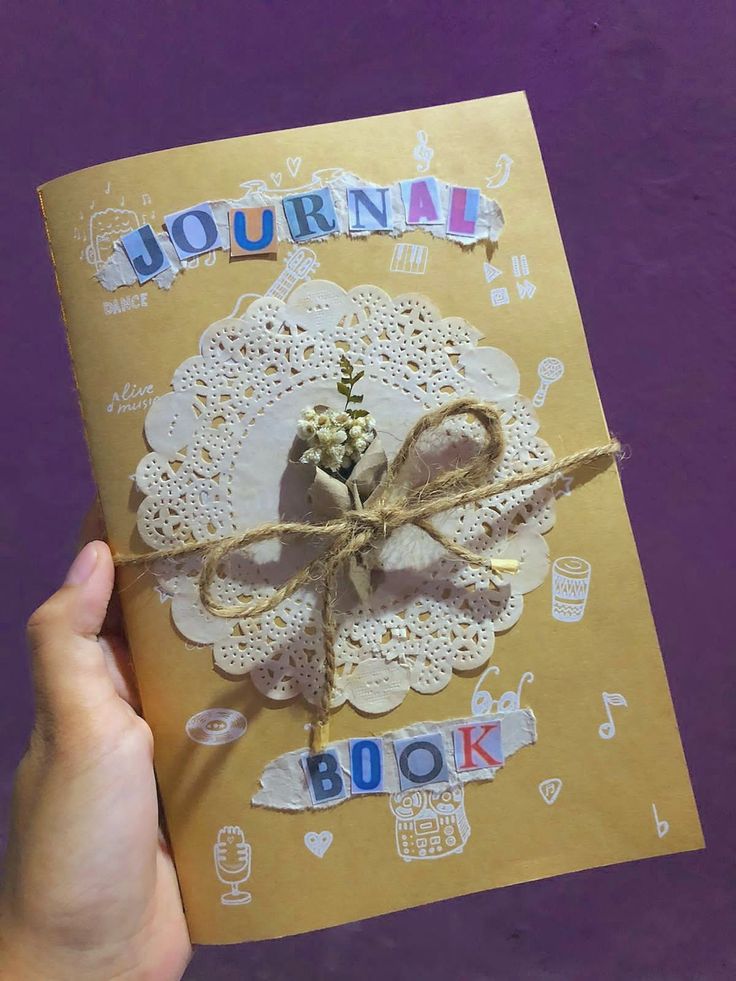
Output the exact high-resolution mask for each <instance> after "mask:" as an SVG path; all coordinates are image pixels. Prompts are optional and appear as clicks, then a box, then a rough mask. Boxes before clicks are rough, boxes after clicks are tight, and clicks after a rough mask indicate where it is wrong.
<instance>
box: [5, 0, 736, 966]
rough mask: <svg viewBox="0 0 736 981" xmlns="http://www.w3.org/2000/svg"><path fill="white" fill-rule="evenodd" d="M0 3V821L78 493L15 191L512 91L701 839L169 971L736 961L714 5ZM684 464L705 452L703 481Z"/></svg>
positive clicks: (24, 211) (729, 449)
mask: <svg viewBox="0 0 736 981" xmlns="http://www.w3.org/2000/svg"><path fill="white" fill-rule="evenodd" d="M351 7H354V9H352V10H349V9H348V8H351ZM0 27H1V29H2V30H1V34H0V36H3V38H4V43H3V58H2V63H3V64H2V72H3V74H4V75H5V78H4V79H3V82H4V83H5V84H4V85H3V90H4V91H5V92H6V95H5V97H4V98H3V99H2V100H0V114H1V118H2V123H3V127H2V131H3V143H4V144H5V147H4V149H5V154H4V157H5V159H4V162H3V163H2V164H1V165H0V167H2V170H1V171H0V172H2V176H3V185H4V187H5V198H6V200H5V201H4V202H3V204H4V207H5V208H6V209H7V214H8V217H9V219H10V224H9V225H7V224H6V226H5V228H6V234H5V235H4V236H2V238H1V239H0V249H1V250H2V253H1V256H0V259H1V261H0V272H1V275H2V290H1V292H0V304H1V309H2V327H1V329H2V332H3V341H2V366H3V370H2V383H3V388H2V394H3V401H4V404H3V412H2V449H3V463H4V471H5V477H4V480H3V482H2V490H1V491H0V495H1V499H2V505H1V508H0V563H1V566H0V568H1V571H0V583H1V586H2V594H1V598H0V637H1V638H2V639H1V643H2V658H3V662H2V665H1V666H0V672H1V673H0V677H1V678H2V683H1V684H0V824H1V825H2V828H3V832H2V833H3V836H4V833H5V831H4V829H5V824H6V820H5V819H6V811H7V804H8V797H9V793H10V783H11V776H12V771H13V768H14V766H15V763H16V761H17V758H18V756H19V755H20V753H21V752H22V749H23V746H24V741H25V739H26V735H27V732H28V727H29V719H30V712H31V698H30V690H29V683H28V672H27V666H26V661H25V654H24V645H23V625H24V621H25V618H26V617H27V615H28V614H29V612H30V611H31V609H32V608H33V607H34V606H35V605H36V604H37V603H38V602H39V601H40V600H41V599H42V598H44V597H45V596H46V595H47V594H48V593H49V592H50V591H52V590H53V589H54V588H55V587H56V584H57V583H58V582H59V580H60V579H61V578H62V576H63V572H64V570H65V567H66V565H67V563H68V561H69V559H70V557H71V555H72V550H73V543H74V541H75V536H76V531H77V526H78V523H79V520H80V518H81V516H82V514H83V512H84V510H85V508H86V506H87V504H88V502H89V500H90V498H91V496H92V483H91V480H90V476H89V472H88V466H87V458H86V451H85V447H84V443H83V439H82V433H81V428H80V421H79V417H78V414H77V406H76V401H75V396H74V392H73V387H72V380H71V374H70V370H69V367H68V361H67V355H66V349H65V345H64V339H63V335H62V329H61V324H60V318H59V308H58V303H57V299H56V293H55V289H54V283H53V277H52V274H51V268H50V266H49V263H48V259H47V254H46V245H45V241H44V236H43V231H42V227H41V222H40V219H39V216H38V212H37V206H36V200H35V194H34V188H35V186H36V185H37V184H39V183H40V182H42V181H44V180H46V179H48V178H51V177H55V176H58V175H60V174H63V173H66V172H68V171H71V170H76V169H78V168H80V167H84V166H88V165H90V164H95V163H100V162H102V161H104V160H107V159H114V158H116V157H123V156H129V155H131V154H135V153H142V152H145V151H149V150H156V149H161V148H164V147H168V146H176V145H177V144H184V143H193V142H198V141H203V140H211V139H218V138H223V137H229V136H237V135H241V134H245V133H251V132H258V131H262V130H268V129H280V128H284V127H291V126H299V125H304V124H308V123H317V122H324V121H328V120H333V119H340V118H346V117H353V116H363V115H371V114H374V113H381V112H392V111H395V110H399V109H408V108H413V107H417V106H422V105H432V104H436V103H442V102H451V101H457V100H461V99H468V98H475V97H479V96H485V95H491V94H495V93H498V92H507V91H513V90H516V89H522V88H523V89H526V90H527V92H528V94H529V98H530V102H531V106H532V111H533V113H534V116H535V119H536V125H537V130H538V133H539V138H540V142H541V145H542V151H543V154H544V157H545V161H546V165H547V170H548V174H549V180H550V184H551V186H552V192H553V195H554V198H555V201H556V205H557V210H558V215H559V220H560V224H561V226H562V233H563V237H564V240H565V243H566V246H567V251H568V256H569V260H570V265H571V267H572V272H573V276H574V279H575V283H576V286H577V291H578V297H579V300H580V305H581V308H582V311H583V317H584V320H585V322H586V325H587V331H588V339H589V344H590V348H591V351H592V356H593V362H594V364H595V368H596V373H597V377H598V382H599V385H600V389H601V393H602V396H603V402H604V405H605V408H606V412H607V414H608V419H609V422H610V426H611V429H612V430H613V431H614V432H616V433H618V434H620V435H621V436H622V437H623V439H624V440H625V441H626V442H628V443H630V444H631V446H632V455H631V459H630V460H628V462H627V463H626V464H625V466H624V471H623V479H624V485H625V489H626V497H627V501H628V505H629V509H630V513H631V518H632V521H633V525H634V530H635V533H636V537H637V541H638V544H639V549H640V552H641V559H642V563H643V566H644V571H645V574H646V577H647V582H648V584H649V591H650V596H651V601H652V605H653V608H654V613H655V619H656V622H657V626H658V630H659V635H660V639H661V643H662V647H663V650H664V655H665V660H666V662H667V668H668V672H669V678H670V683H671V686H672V691H673V696H674V699H675V705H676V709H677V714H678V718H679V722H680V728H681V731H682V737H683V741H684V744H685V750H686V753H687V756H688V761H689V764H690V767H691V771H692V777H693V782H694V785H695V791H696V795H697V798H698V801H699V805H700V809H701V815H702V819H703V824H704V829H705V834H706V839H707V841H708V850H707V851H706V852H701V853H693V854H690V855H681V856H673V857H668V858H662V859H657V860H654V861H647V862H638V863H633V864H630V865H625V866H619V867H616V868H610V869H603V870H597V871H592V872H585V873H579V874H576V875H572V876H564V877H561V878H557V879H553V880H548V881H546V882H541V883H532V884H527V885H521V886H516V887H513V888H509V889H504V890H499V891H496V892H489V893H485V894H482V895H478V896H471V897H467V898H463V899H458V900H454V901H451V902H447V903H444V904H440V905H436V906H433V907H426V908H424V909H418V910H412V911H408V912H405V913H400V914H396V915H392V916H388V917H383V918H381V919H377V920H373V921H368V922H365V923H362V924H354V925H350V926H346V927H342V928H338V929H334V930H329V931H323V932H321V933H318V934H313V935H311V936H306V937H301V938H295V939H288V940H283V941H276V942H270V943H260V944H251V945H246V946H241V947H235V948H221V949H215V948H211V949H202V950H200V951H199V952H198V953H197V954H196V956H195V959H194V962H193V964H192V966H191V967H190V970H189V972H188V974H187V977H188V978H190V979H203V978H207V979H208V981H226V979H227V981H229V979H241V978H253V979H259V981H260V979H287V978H288V979H290V978H295V977H298V978H300V979H305V981H310V979H317V978H319V979H340V981H342V979H344V978H347V977H356V978H359V979H360V978H363V979H368V978H376V977H379V976H380V977H385V978H387V979H388V981H402V979H405V978H406V979H410V978H411V979H413V978H421V979H422V981H435V979H436V981H440V979H441V981H444V979H445V978H447V977H450V978H452V979H453V981H455V979H457V981H480V979H486V978H504V979H516V978H522V979H545V981H549V979H565V981H569V979H577V978H581V979H582V978H586V979H587V978H591V977H598V978H604V979H608V978H611V979H619V978H621V979H623V978H631V977H634V978H647V979H648V978H657V979H659V978H667V979H696V978H697V979H709V981H710V979H719V978H727V977H729V978H730V977H733V976H734V975H736V942H735V941H734V930H733V922H734V921H733V916H734V907H735V906H736V904H735V902H734V900H735V899H736V886H735V884H734V879H735V877H734V854H735V849H734V840H735V838H736V821H735V820H734V803H735V802H736V787H735V786H734V750H735V749H736V746H735V742H736V740H735V739H734V724H733V705H734V695H736V691H735V690H734V689H735V685H734V671H733V660H734V658H733V643H731V644H730V645H727V641H726V634H727V630H728V626H727V625H728V624H729V620H730V618H729V616H728V615H729V614H730V613H731V611H732V609H733V593H734V580H733V578H732V576H731V578H730V582H729V573H731V574H732V570H733V565H734V563H733V553H732V552H731V551H729V550H728V549H727V547H726V539H727V537H728V536H729V534H730V536H731V538H733V529H732V528H731V530H730V531H729V529H728V520H727V519H728V516H729V511H730V510H731V509H730V505H731V486H732V485H731V484H730V482H729V479H728V478H729V477H730V478H731V481H733V478H734V476H736V474H734V467H733V459H732V458H733V428H732V426H731V427H729V425H728V423H729V415H730V416H731V417H732V415H733V414H732V411H729V410H731V408H732V398H733V393H734V391H735V390H736V388H735V385H734V381H735V379H734V371H733V368H734V362H735V361H736V357H735V348H734V344H733V340H732V332H733V316H732V317H731V320H730V322H729V318H728V317H727V313H728V312H731V314H733V304H732V303H731V309H730V311H729V293H730V299H731V301H732V300H733V292H732V280H733V267H732V266H730V268H729V262H728V256H727V250H728V247H729V246H732V237H733V227H734V224H733V215H732V216H731V222H730V227H729V221H728V215H727V214H726V208H727V207H728V206H729V205H731V204H732V202H733V181H732V180H731V181H729V180H727V161H728V160H729V157H730V151H732V149H733V143H732V140H731V138H730V132H732V131H733V122H734V120H733V115H732V113H730V112H729V110H730V109H732V107H733V82H734V71H733V66H732V68H728V64H729V60H731V61H732V57H733V50H734V40H735V38H734V17H733V10H732V9H731V11H730V13H729V5H728V4H721V3H719V2H717V0H715V2H698V3H697V4H693V3H692V2H691V0H661V2H659V3H651V2H647V0H638V2H611V0H609V2H603V0H596V2H591V0H567V2H562V0H547V2H544V3H539V2H538V3H533V2H529V0H514V2H513V3H512V2H509V0H506V2H498V3H496V4H488V3H481V2H473V3H467V2H458V0H445V2H444V3H437V2H435V3H432V2H428V0H420V2H416V0H401V2H388V0H371V2H369V3H366V4H365V5H364V6H363V7H359V6H358V5H357V4H350V3H349V2H346V0H341V2H340V0H323V2H321V3H316V2H313V0H300V2H298V0H293V2H292V3H278V2H276V3H274V2H272V3H268V2H263V0H261V2H254V0H251V2H249V3H238V2H222V0H209V2H207V3H205V2H200V3H194V2H188V3H181V2H179V3H175V2H171V0H169V2H158V3H155V4H144V3H132V4H123V5H119V4H114V5H111V4H100V3H96V2H95V3H92V2H89V0H75V2H74V3H72V4H67V5H62V4H61V3H52V2H50V0H32V2H31V3H27V2H26V3H22V2H20V0H6V3H5V4H4V5H3V10H2V13H0ZM292 31H293V34H292V33H291V32H292ZM269 51H272V52H273V54H274V58H273V61H272V62H269V61H268V59H267V58H264V55H265V53H267V52H269ZM281 65H285V66H286V67H285V68H284V67H280V66H281ZM337 79H340V81H339V82H338V81H337ZM729 117H730V118H729ZM6 220H7V219H6ZM10 227H12V228H13V237H12V238H11V237H10V236H9V235H8V233H7V229H8V228H10ZM727 392H730V396H731V400H729V398H728V397H727V395H726V393H727ZM729 458H730V459H729ZM705 460H709V461H712V462H713V463H715V465H716V466H717V467H718V468H726V469H727V470H728V473H727V474H726V473H722V476H719V477H718V479H709V480H705V479H704V478H703V472H704V469H705V468H704V465H703V462H704V461H705ZM727 604H728V605H727ZM631 654H632V656H635V655H636V652H635V651H632V652H631ZM356 886H357V887H359V886H358V884H356ZM294 899H295V902H299V897H294Z"/></svg>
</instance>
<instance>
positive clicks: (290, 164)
mask: <svg viewBox="0 0 736 981" xmlns="http://www.w3.org/2000/svg"><path fill="white" fill-rule="evenodd" d="M301 165H302V158H301V157H287V159H286V166H287V169H288V171H289V173H290V174H291V176H292V177H296V175H297V174H298V173H299V168H300V167H301Z"/></svg>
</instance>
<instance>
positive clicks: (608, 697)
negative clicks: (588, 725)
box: [598, 691, 628, 739]
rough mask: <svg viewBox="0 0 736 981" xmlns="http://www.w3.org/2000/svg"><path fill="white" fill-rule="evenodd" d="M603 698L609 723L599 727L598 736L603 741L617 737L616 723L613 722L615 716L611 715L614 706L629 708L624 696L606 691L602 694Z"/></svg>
mask: <svg viewBox="0 0 736 981" xmlns="http://www.w3.org/2000/svg"><path fill="white" fill-rule="evenodd" d="M602 698H603V708H604V709H605V710H606V715H607V716H608V722H601V724H600V725H599V726H598V735H599V736H600V737H601V739H613V737H614V736H615V735H616V723H615V722H614V721H613V715H612V714H611V706H612V705H622V706H623V707H625V708H628V702H627V701H626V699H625V698H624V696H623V695H619V694H617V693H616V692H614V693H610V692H607V691H604V692H603V693H602Z"/></svg>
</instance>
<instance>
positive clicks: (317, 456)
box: [299, 446, 322, 466]
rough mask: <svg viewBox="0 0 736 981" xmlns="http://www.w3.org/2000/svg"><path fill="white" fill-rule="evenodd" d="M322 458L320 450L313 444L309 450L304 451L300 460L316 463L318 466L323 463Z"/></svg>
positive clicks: (301, 461)
mask: <svg viewBox="0 0 736 981" xmlns="http://www.w3.org/2000/svg"><path fill="white" fill-rule="evenodd" d="M321 458H322V454H321V453H320V451H319V450H317V449H315V448H314V447H313V446H310V448H309V449H308V450H305V451H304V452H303V453H302V455H301V456H300V457H299V462H300V463H314V464H315V465H316V466H319V464H320V463H321Z"/></svg>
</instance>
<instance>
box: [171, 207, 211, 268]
mask: <svg viewBox="0 0 736 981" xmlns="http://www.w3.org/2000/svg"><path fill="white" fill-rule="evenodd" d="M164 224H165V225H166V228H167V230H168V232H169V237H170V238H171V241H172V242H173V243H174V248H175V249H176V254H177V255H178V256H179V258H180V259H182V260H184V259H191V258H193V257H194V256H195V255H201V254H202V253H203V252H211V251H212V250H213V249H219V248H220V247H221V246H222V242H221V241H220V231H219V229H218V227H217V222H216V221H215V215H214V212H213V211H212V208H211V207H210V206H209V205H208V204H198V205H196V206H195V207H194V208H187V209H186V211H176V212H174V213H173V214H171V215H167V216H166V217H165V218H164Z"/></svg>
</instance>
